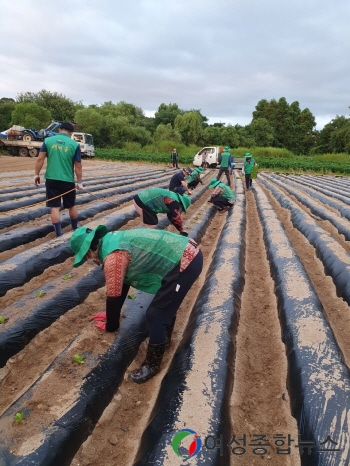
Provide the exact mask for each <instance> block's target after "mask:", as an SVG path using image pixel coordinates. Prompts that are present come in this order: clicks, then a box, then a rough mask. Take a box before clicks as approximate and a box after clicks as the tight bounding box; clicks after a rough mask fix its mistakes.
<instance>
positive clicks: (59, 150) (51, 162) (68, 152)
mask: <svg viewBox="0 0 350 466" xmlns="http://www.w3.org/2000/svg"><path fill="white" fill-rule="evenodd" d="M43 146H46V151H47V167H46V172H45V178H46V179H49V180H59V181H68V182H73V183H74V162H75V157H76V151H77V148H78V147H79V148H80V145H79V143H78V142H76V141H73V139H71V138H70V137H69V135H68V134H65V133H59V134H57V135H56V136H51V137H49V138H46V139H45V142H44V144H43Z"/></svg>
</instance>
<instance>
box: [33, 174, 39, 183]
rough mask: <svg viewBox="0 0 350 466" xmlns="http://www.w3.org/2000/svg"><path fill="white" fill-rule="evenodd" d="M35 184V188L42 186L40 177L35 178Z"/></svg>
mask: <svg viewBox="0 0 350 466" xmlns="http://www.w3.org/2000/svg"><path fill="white" fill-rule="evenodd" d="M34 184H35V186H39V184H40V176H39V175H35V176H34Z"/></svg>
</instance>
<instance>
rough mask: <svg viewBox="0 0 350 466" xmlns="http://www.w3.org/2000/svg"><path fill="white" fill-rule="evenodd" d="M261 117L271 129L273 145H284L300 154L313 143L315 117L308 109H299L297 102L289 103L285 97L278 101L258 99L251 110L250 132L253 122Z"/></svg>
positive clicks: (306, 151) (307, 149) (307, 150)
mask: <svg viewBox="0 0 350 466" xmlns="http://www.w3.org/2000/svg"><path fill="white" fill-rule="evenodd" d="M261 118H263V119H265V120H266V121H267V122H268V124H269V125H270V127H271V128H272V130H273V131H272V134H273V135H274V139H273V141H272V143H271V145H272V146H273V147H284V148H286V149H288V150H291V151H293V152H294V153H296V154H302V153H308V152H309V150H310V148H311V147H312V146H313V145H314V144H315V135H314V129H313V128H314V127H315V126H316V123H315V118H314V116H313V115H312V113H311V112H310V110H309V109H304V110H303V111H301V109H300V106H299V102H293V103H292V104H290V105H289V104H288V102H287V100H286V99H285V97H281V98H280V99H279V100H278V101H276V100H275V99H272V100H271V101H270V102H268V101H267V100H266V99H262V100H260V101H259V102H258V104H257V105H256V107H255V111H254V112H253V120H252V123H251V124H253V123H254V124H253V126H252V133H254V127H255V122H256V121H257V120H259V119H261ZM270 134H271V133H270ZM260 136H261V135H260ZM260 136H259V137H260Z"/></svg>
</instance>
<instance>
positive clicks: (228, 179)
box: [216, 167, 231, 186]
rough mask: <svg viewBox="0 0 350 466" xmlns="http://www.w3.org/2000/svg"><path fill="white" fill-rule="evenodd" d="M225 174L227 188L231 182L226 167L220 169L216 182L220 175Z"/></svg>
mask: <svg viewBox="0 0 350 466" xmlns="http://www.w3.org/2000/svg"><path fill="white" fill-rule="evenodd" d="M223 173H225V175H226V178H227V184H228V185H229V186H231V180H230V174H229V172H228V167H223V168H220V169H219V173H218V176H217V177H216V179H217V180H219V179H220V178H221V175H222V174H223Z"/></svg>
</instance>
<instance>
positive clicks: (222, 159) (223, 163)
mask: <svg viewBox="0 0 350 466" xmlns="http://www.w3.org/2000/svg"><path fill="white" fill-rule="evenodd" d="M230 155H231V154H230V148H229V147H228V146H225V147H224V151H223V152H221V154H219V164H220V168H219V173H218V176H217V177H216V179H217V180H220V178H221V175H222V174H223V173H225V175H226V178H227V184H228V185H229V186H231V180H230V174H229V171H228V167H229V164H230V163H229V159H230Z"/></svg>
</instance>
